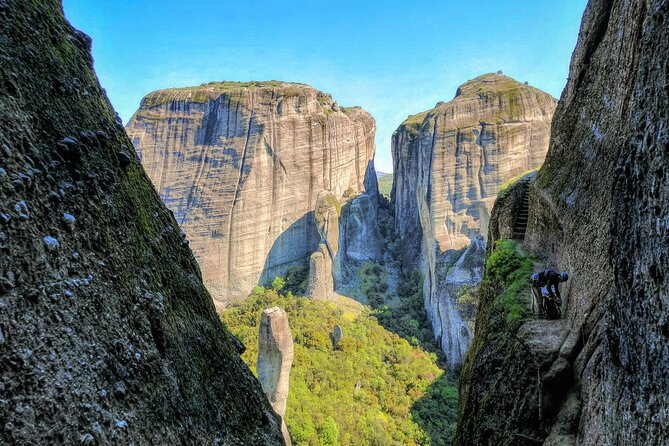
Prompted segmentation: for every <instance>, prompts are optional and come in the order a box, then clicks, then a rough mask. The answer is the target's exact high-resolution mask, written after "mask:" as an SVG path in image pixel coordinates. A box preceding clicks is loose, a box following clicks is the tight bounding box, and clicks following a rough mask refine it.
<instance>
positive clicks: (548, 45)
mask: <svg viewBox="0 0 669 446" xmlns="http://www.w3.org/2000/svg"><path fill="white" fill-rule="evenodd" d="M585 4H586V0H504V1H500V0H494V1H489V0H479V1H477V0H433V1H410V2H407V1H404V2H399V1H391V0H388V1H378V0H377V1H375V0H367V1H361V0H358V1H350V0H336V1H335V0H311V1H301V0H299V1H298V0H284V1H279V0H276V1H267V0H254V1H250V0H247V1H226V0H211V1H210V0H206V1H205V0H191V1H184V0H179V1H173V0H64V8H65V15H66V16H67V18H68V19H69V20H70V22H71V23H72V24H73V25H74V26H75V27H77V28H78V29H80V30H82V31H84V32H86V33H87V34H89V35H90V36H91V37H92V38H93V56H94V59H95V68H96V71H97V73H98V76H99V78H100V82H101V83H102V86H103V87H104V88H105V89H106V90H107V94H108V95H109V98H110V99H111V101H112V103H113V105H114V107H115V108H116V110H117V111H118V112H119V114H120V115H121V117H122V118H123V121H124V122H127V120H128V119H129V118H130V116H132V114H133V113H134V111H135V110H136V109H137V107H138V106H139V102H140V100H141V98H142V97H143V96H144V95H145V94H147V93H148V92H150V91H153V90H156V89H160V88H167V87H185V86H191V85H199V84H201V83H204V82H210V81H220V80H236V81H246V80H270V79H278V80H284V81H293V82H303V83H306V84H309V85H312V86H313V87H316V88H318V89H320V90H323V91H326V92H328V93H331V94H332V96H333V97H334V98H335V99H336V100H337V102H339V104H341V105H345V106H352V105H360V106H362V107H363V108H365V109H366V110H367V111H369V112H370V113H372V115H373V116H374V118H375V119H376V122H377V138H376V142H377V156H376V165H377V170H380V171H385V172H389V171H390V170H392V158H391V155H390V137H391V135H392V132H393V131H394V130H395V129H396V128H397V126H398V125H399V124H400V123H401V122H402V121H403V120H404V119H405V118H406V117H407V116H408V115H410V114H414V113H417V112H420V111H423V110H426V109H429V108H432V107H433V106H434V104H435V103H437V102H438V101H442V100H443V101H447V100H450V99H452V98H453V95H454V94H455V90H456V88H457V86H458V85H460V84H462V83H463V82H465V81H467V80H468V79H471V78H474V77H476V76H478V75H480V74H483V73H487V72H494V71H497V70H503V71H504V73H505V74H507V75H509V76H512V77H514V78H516V79H517V80H519V81H521V82H524V81H528V82H529V83H530V84H531V85H534V86H536V87H538V88H541V89H543V90H545V91H547V92H549V93H551V94H552V95H553V96H555V97H559V96H560V93H561V91H562V89H563V87H564V85H565V83H566V79H567V74H568V68H569V60H570V57H571V53H572V51H573V49H574V46H575V44H576V38H577V36H578V28H579V25H580V21H581V16H582V14H583V10H584V9H585Z"/></svg>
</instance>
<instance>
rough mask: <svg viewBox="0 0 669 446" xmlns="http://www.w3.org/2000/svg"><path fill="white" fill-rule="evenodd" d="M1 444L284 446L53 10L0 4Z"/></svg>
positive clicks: (85, 49) (75, 37)
mask: <svg viewBox="0 0 669 446" xmlns="http://www.w3.org/2000/svg"><path fill="white" fill-rule="evenodd" d="M0 42H2V43H1V44H0V60H1V61H2V62H1V63H0V393H1V395H2V396H0V430H1V432H0V438H2V440H0V442H2V443H5V444H217V443H221V444H247V445H257V444H266V445H269V444H274V445H278V444H282V443H283V441H282V438H281V434H280V430H279V420H278V418H277V417H276V415H275V414H274V413H273V411H272V410H271V407H270V405H269V403H268V402H267V399H266V398H265V396H264V394H263V393H262V389H261V387H260V384H259V383H258V381H257V380H256V379H255V378H253V376H252V374H251V373H250V372H249V370H248V368H247V367H246V366H245V365H244V364H243V363H242V362H241V360H240V358H239V356H238V355H237V353H236V352H235V351H234V348H233V345H232V343H231V340H230V337H229V334H228V333H227V332H226V331H225V330H224V329H223V327H222V326H221V323H220V321H219V320H218V318H217V316H216V314H215V311H214V306H213V304H212V301H211V299H210V297H209V295H208V293H207V291H206V290H205V288H204V286H203V284H202V281H201V278H200V272H199V270H198V267H197V264H196V262H195V259H194V258H193V256H192V254H191V252H190V250H189V249H188V245H187V243H186V242H185V241H184V239H183V237H182V235H181V233H180V231H179V228H178V226H177V223H176V221H175V220H174V218H173V216H172V214H171V213H170V212H169V211H168V210H167V209H166V207H165V206H164V205H163V204H162V203H161V202H160V198H159V197H158V195H157V194H156V193H155V191H154V190H153V187H152V186H151V183H150V182H149V179H148V178H147V176H146V175H145V173H144V171H143V169H142V167H141V165H140V164H139V161H138V160H137V157H136V155H135V154H134V151H133V148H132V144H131V142H130V141H129V140H128V138H127V136H126V135H125V133H124V130H123V127H122V126H121V125H120V123H119V122H118V121H117V118H116V116H115V114H114V111H113V110H112V108H111V106H110V104H109V102H108V100H107V98H106V97H105V94H104V92H103V90H102V89H101V88H100V86H99V84H98V81H97V78H96V76H95V73H94V72H93V68H92V65H93V61H92V59H91V55H90V46H91V40H90V38H89V37H88V36H86V35H84V34H83V33H80V32H78V31H76V30H75V29H73V28H72V27H71V26H70V25H69V24H68V23H67V22H66V21H65V19H64V17H63V12H62V8H61V5H60V2H58V1H55V0H44V1H39V2H26V1H18V0H3V1H1V2H0Z"/></svg>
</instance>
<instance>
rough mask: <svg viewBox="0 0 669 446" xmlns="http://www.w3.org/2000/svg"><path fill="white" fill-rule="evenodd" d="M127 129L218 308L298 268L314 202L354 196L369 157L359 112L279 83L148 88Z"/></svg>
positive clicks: (366, 125)
mask: <svg viewBox="0 0 669 446" xmlns="http://www.w3.org/2000/svg"><path fill="white" fill-rule="evenodd" d="M126 130H127V132H128V135H130V138H131V139H132V141H133V144H134V146H135V149H136V150H137V152H138V154H139V155H140V158H141V160H142V164H143V165H144V167H145V169H146V171H147V173H148V174H149V177H150V178H151V179H152V181H153V183H154V185H155V187H156V189H157V190H158V192H159V193H160V196H161V197H162V199H163V201H164V202H165V203H166V204H167V206H168V207H169V208H170V209H172V210H173V211H174V213H175V216H176V218H177V221H178V222H179V224H180V225H181V227H182V228H183V229H184V231H185V232H186V234H187V236H188V239H189V241H190V244H191V248H192V249H193V251H194V253H195V256H196V258H197V259H198V262H199V264H200V267H201V268H202V273H203V276H204V280H205V284H206V285H207V287H208V289H209V291H210V292H211V293H212V295H213V297H214V299H215V301H216V302H217V304H220V305H224V304H225V303H226V302H228V301H230V300H234V299H238V298H241V297H244V296H246V295H247V294H248V292H249V290H250V289H251V288H252V287H253V286H254V285H256V284H257V283H258V282H265V281H267V280H271V279H272V278H274V276H275V275H280V274H283V273H285V271H286V269H287V268H288V266H291V265H294V264H298V263H300V264H301V263H304V262H306V261H307V260H308V258H309V256H310V255H311V254H312V253H313V252H314V251H316V250H317V248H318V245H319V242H320V234H319V231H318V229H317V225H316V223H315V221H314V210H315V207H316V206H317V201H318V196H319V194H320V193H321V192H322V191H328V192H329V193H331V194H332V196H333V197H334V199H335V200H334V201H335V202H342V201H344V200H345V199H347V198H348V197H351V196H354V195H356V194H358V193H360V192H362V191H363V190H364V186H363V182H364V179H365V173H366V172H367V170H368V166H370V165H371V163H372V159H373V157H374V131H375V123H374V120H373V119H372V117H371V116H370V115H369V114H368V113H367V112H365V111H364V110H362V109H360V108H357V107H353V108H345V107H340V106H339V105H337V104H336V102H334V101H333V100H332V97H331V96H330V95H328V94H326V93H322V92H320V91H318V90H315V89H313V88H311V87H308V86H306V85H302V84H294V83H286V82H277V81H270V82H249V83H236V82H222V83H210V84H205V85H201V86H199V87H193V88H183V89H170V90H162V91H156V92H154V93H151V94H149V95H147V96H146V97H145V98H144V99H143V100H142V104H141V106H140V109H139V110H138V111H137V113H135V115H134V116H133V118H132V119H131V121H130V122H129V123H128V126H127V128H126Z"/></svg>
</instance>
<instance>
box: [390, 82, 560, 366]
mask: <svg viewBox="0 0 669 446" xmlns="http://www.w3.org/2000/svg"><path fill="white" fill-rule="evenodd" d="M555 105H556V101H555V100H554V99H553V98H552V97H551V96H550V95H549V94H547V93H544V92H542V91H541V90H538V89H536V88H533V87H530V86H527V85H524V84H521V83H519V82H516V81H515V80H513V79H511V78H510V77H507V76H504V75H502V74H486V75H483V76H480V77H478V78H476V79H473V80H471V81H469V82H467V83H465V84H464V85H462V86H460V87H459V88H458V91H457V93H456V97H455V99H453V100H452V101H450V102H447V103H444V102H440V103H438V104H437V105H436V107H435V108H433V109H432V110H428V111H426V112H423V113H419V114H417V115H413V116H410V117H409V118H408V119H407V120H406V121H405V122H404V123H402V125H400V127H399V128H398V129H397V131H396V132H395V133H394V135H393V146H392V150H393V160H394V161H393V163H394V167H395V179H394V183H393V190H392V193H391V196H392V201H393V205H394V209H395V221H396V229H397V231H398V233H399V236H400V243H401V251H402V253H403V257H404V258H403V262H402V263H403V267H404V268H411V267H414V268H415V267H418V268H419V269H420V270H421V272H422V273H423V274H424V276H425V281H424V284H425V286H424V294H425V306H426V310H427V312H428V314H429V315H430V319H431V320H432V324H433V330H434V333H435V339H436V340H437V341H438V342H439V343H440V344H441V345H442V348H443V349H444V352H445V353H446V356H447V358H448V362H449V364H450V366H451V367H452V368H457V367H458V366H459V365H460V364H461V363H462V352H464V351H466V349H467V346H468V345H469V342H470V340H471V332H470V331H469V330H468V329H467V328H466V327H465V326H464V325H462V324H461V321H460V320H459V318H457V317H455V315H456V313H457V309H456V303H455V302H454V296H452V295H451V293H447V292H445V291H444V290H446V288H447V286H448V285H447V284H446V283H442V282H440V280H444V279H445V275H444V274H439V273H438V271H439V270H443V269H445V268H448V267H450V266H452V265H453V262H457V261H458V259H457V258H456V257H453V256H454V255H455V254H454V253H449V254H447V253H448V252H449V251H455V250H459V249H461V248H464V247H465V246H467V245H469V244H470V243H471V241H472V240H474V239H476V238H477V237H479V236H482V237H485V236H486V234H487V228H488V220H489V215H490V210H491V208H492V205H493V202H494V200H495V197H496V196H497V192H498V191H499V189H500V187H501V186H502V185H503V184H504V183H505V182H507V181H509V180H510V179H512V178H513V177H515V176H517V175H519V174H522V173H523V172H526V171H528V170H531V169H535V168H537V167H539V166H540V165H541V163H542V162H543V159H544V156H545V153H546V150H547V149H548V140H549V136H550V125H551V119H552V115H553V111H554V109H555ZM476 251H478V252H480V253H482V251H480V250H478V248H477V250H476ZM478 257H479V259H482V256H478ZM463 261H464V260H463ZM444 262H446V263H444ZM480 267H481V264H479V265H478V266H477V268H479V269H480ZM479 273H480V272H479ZM472 277H473V278H474V277H480V274H478V273H475V274H474V276H472ZM463 285H464V284H463ZM454 317H455V318H454ZM444 324H446V325H444ZM453 324H455V325H453ZM455 333H457V335H454V334H455ZM454 336H455V337H454Z"/></svg>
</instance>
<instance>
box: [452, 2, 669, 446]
mask: <svg viewBox="0 0 669 446" xmlns="http://www.w3.org/2000/svg"><path fill="white" fill-rule="evenodd" d="M668 18H669V2H667V1H666V0H633V1H622V0H613V1H603V0H592V1H590V3H589V5H588V7H587V9H586V12H585V15H584V17H583V23H582V25H581V32H580V35H579V41H578V44H577V47H576V50H575V52H574V55H573V58H572V63H571V67H570V76H569V82H568V84H567V87H566V88H565V90H564V92H563V94H562V97H561V100H560V104H559V106H558V109H557V111H556V114H555V120H554V124H553V135H552V137H551V144H550V149H549V151H548V155H547V157H546V162H545V164H544V166H543V167H542V169H541V170H540V172H539V175H538V178H537V180H536V181H534V182H533V183H532V184H531V186H530V208H529V221H528V228H527V234H526V239H525V249H527V250H529V251H530V252H531V253H532V254H533V255H535V256H540V257H542V258H543V259H544V262H545V263H546V264H548V265H550V266H553V267H558V268H560V269H562V270H567V271H569V272H570V273H571V276H572V279H571V280H570V281H569V282H568V283H567V286H566V287H565V291H566V292H567V296H566V300H565V303H564V308H563V313H564V318H563V320H560V321H529V322H526V323H525V324H523V325H521V326H520V328H519V330H518V332H517V335H518V338H519V340H520V341H522V342H518V341H516V342H506V343H505V342H500V341H499V340H500V337H499V327H496V326H495V324H494V323H493V321H492V320H491V318H490V317H489V316H490V314H491V309H492V308H493V307H494V302H493V300H492V298H494V295H490V293H488V294H487V298H486V299H484V300H483V302H482V304H481V310H480V312H479V317H478V318H477V328H476V340H475V345H476V346H477V347H476V348H473V349H472V350H471V352H470V354H469V355H468V358H467V364H468V365H467V366H466V367H465V369H464V370H463V375H462V381H461V396H462V404H461V410H460V422H459V425H458V434H457V441H456V444H462V445H465V444H466V445H477V444H499V445H511V444H513V445H524V444H527V445H529V444H542V443H543V444H546V445H558V444H559V445H575V444H578V445H603V444H620V445H622V444H630V445H631V444H643V445H661V444H665V443H666V439H667V438H668V437H669V397H668V394H667V392H666V389H667V388H668V386H669V371H668V370H669V339H668V333H669V330H667V326H668V325H667V312H666V305H667V302H668V301H669V274H667V267H668V265H669V243H667V242H668V241H669V223H668V222H669V188H667V184H669V183H668V181H669V155H668V151H667V144H668V143H669V133H667V128H669V123H668V122H667V121H668V111H669V91H668V90H667V79H669V66H668V65H667V63H666V60H667V56H668V55H669V26H667V23H668V22H667V19H668ZM509 197H511V198H509V199H512V197H513V194H512V195H510V196H509ZM507 201H508V200H507ZM502 205H504V206H506V207H512V206H513V203H510V202H507V203H505V204H502V203H500V206H502ZM495 214H498V212H495ZM486 274H487V272H486ZM537 324H540V325H541V326H540V329H539V330H535V329H534V328H533V326H536V325H537ZM527 352H530V353H533V354H534V356H535V357H536V362H535V363H534V364H533V363H532V361H531V360H530V358H529V357H528V356H527ZM484 369H485V370H484ZM484 396H485V397H484ZM500 414H504V415H503V417H501V416H500Z"/></svg>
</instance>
